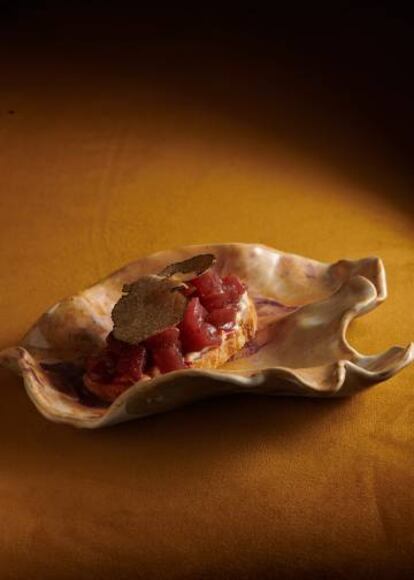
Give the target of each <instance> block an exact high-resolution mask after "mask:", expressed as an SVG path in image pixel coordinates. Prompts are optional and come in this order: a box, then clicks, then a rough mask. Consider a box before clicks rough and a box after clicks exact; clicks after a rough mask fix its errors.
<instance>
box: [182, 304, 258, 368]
mask: <svg viewBox="0 0 414 580" xmlns="http://www.w3.org/2000/svg"><path fill="white" fill-rule="evenodd" d="M246 297H247V306H246V308H245V309H244V311H242V312H240V319H239V320H238V324H237V326H236V328H235V329H234V330H230V331H229V332H226V333H225V334H224V336H223V340H222V343H221V345H220V346H218V347H215V348H211V349H209V350H208V351H206V352H205V353H202V354H200V357H199V358H197V359H195V360H192V361H191V362H190V368H194V369H216V368H219V367H221V366H222V365H224V363H226V362H227V361H228V360H229V359H231V357H232V356H234V355H235V354H236V353H237V352H238V351H239V350H241V349H242V348H243V347H244V345H245V344H246V343H247V342H248V341H249V340H250V339H251V338H253V336H254V335H255V334H256V330H257V314H256V308H255V306H254V304H253V301H252V300H251V298H249V296H248V295H247V293H246Z"/></svg>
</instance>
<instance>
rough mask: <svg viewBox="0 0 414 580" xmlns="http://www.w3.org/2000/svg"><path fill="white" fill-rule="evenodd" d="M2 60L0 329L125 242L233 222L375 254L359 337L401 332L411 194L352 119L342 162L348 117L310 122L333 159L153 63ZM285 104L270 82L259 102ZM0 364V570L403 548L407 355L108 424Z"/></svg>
mask: <svg viewBox="0 0 414 580" xmlns="http://www.w3.org/2000/svg"><path fill="white" fill-rule="evenodd" d="M42 59H43V60H42ZM45 59H46V60H47V62H48V63H49V64H48V66H47V67H45V66H44V62H45ZM2 65H3V71H5V72H4V74H5V78H6V79H7V83H3V85H2V87H1V88H0V91H1V107H2V110H1V112H0V115H1V116H0V129H1V132H0V150H1V157H0V174H1V182H2V185H1V194H0V195H1V198H0V259H1V264H2V274H1V277H0V285H1V287H0V300H1V302H0V323H1V324H0V346H1V347H5V346H7V345H11V344H15V343H17V342H18V341H19V339H20V338H21V336H22V334H23V333H24V332H25V331H26V329H27V328H28V327H29V325H30V324H31V323H32V322H33V321H34V320H35V319H36V318H37V316H38V315H39V314H40V313H41V312H43V311H44V310H45V309H46V308H47V307H48V306H49V305H50V304H52V303H54V302H56V301H57V300H59V299H60V298H62V297H63V296H65V295H70V294H72V293H74V292H75V291H76V290H78V289H81V288H83V287H85V286H86V285H89V284H91V283H93V282H94V281H96V280H97V279H99V278H101V277H103V276H104V275H106V274H107V273H109V272H110V271H112V270H113V269H115V268H117V267H119V266H121V265H122V264H124V263H125V262H127V261H129V260H132V259H134V258H136V257H138V256H142V255H144V254H147V253H151V252H154V251H157V250H161V249H166V248H169V247H174V246H179V245H183V244H192V243H206V242H226V241H246V242H261V243H265V244H268V245H270V246H273V247H276V248H278V249H281V250H285V251H290V252H296V253H300V254H303V255H307V256H310V257H314V258H316V259H319V260H325V261H334V260H336V259H339V258H342V257H347V258H359V257H364V256H368V255H379V256H380V257H382V258H383V259H384V262H385V266H386V271H387V274H388V286H389V298H388V300H387V301H386V302H385V304H383V305H382V306H380V307H379V308H378V309H377V310H375V311H374V312H372V313H371V314H369V315H368V316H366V317H364V318H363V319H361V320H358V321H356V322H354V324H353V325H352V328H351V331H350V338H351V343H352V344H354V345H355V346H356V347H357V348H358V349H360V350H361V351H362V352H366V353H374V352H377V351H380V350H384V349H386V348H388V346H389V345H391V344H401V345H404V344H406V343H408V342H409V341H410V340H412V339H413V336H414V313H413V308H412V298H413V273H414V271H413V264H414V245H413V241H414V235H413V213H412V208H411V211H410V209H409V203H408V199H409V198H408V197H407V195H408V194H407V192H406V191H405V190H404V187H405V186H404V184H403V180H402V179H401V182H397V181H396V182H395V184H394V189H393V191H392V195H391V193H390V195H387V188H388V189H389V190H390V191H391V184H390V181H391V180H390V174H389V168H388V167H385V166H380V165H378V164H377V165H372V166H369V163H372V159H371V157H370V150H369V148H370V143H369V140H367V141H366V142H363V141H361V140H358V139H359V137H358V134H357V136H356V138H355V146H356V147H358V148H359V149H358V152H359V153H360V155H361V156H360V159H359V162H358V163H357V164H356V165H355V156H353V157H351V158H350V159H351V161H350V162H348V163H346V164H345V165H346V168H347V170H345V171H344V165H341V164H340V161H341V160H342V161H343V159H344V158H346V156H347V154H348V153H346V152H345V151H341V149H340V147H341V145H343V141H340V138H339V139H338V143H336V142H334V141H332V140H331V141H329V139H331V138H332V136H330V137H329V138H327V137H326V136H325V137H323V136H321V148H322V147H323V146H326V145H327V143H329V146H330V147H331V148H332V151H333V159H337V160H338V163H339V164H338V166H336V165H335V163H332V164H327V163H325V164H324V163H323V162H322V158H323V155H320V156H319V160H318V155H317V153H318V149H317V143H318V139H317V138H316V137H315V139H314V145H315V147H316V151H315V149H313V150H309V152H308V154H307V153H306V147H305V145H306V143H299V141H300V139H299V141H298V146H297V147H295V143H294V140H293V141H292V142H291V143H288V142H287V141H286V140H283V139H278V131H277V130H274V131H272V130H270V129H269V130H268V131H264V130H261V129H259V128H258V127H256V126H255V125H254V123H248V122H243V119H241V118H239V117H238V116H237V115H234V116H231V115H227V114H225V113H223V111H220V110H219V109H218V108H217V109H215V108H214V107H213V106H208V105H205V106H202V104H200V102H199V101H197V100H195V101H194V102H193V101H192V95H191V91H189V93H188V94H186V93H185V91H182V92H181V93H179V92H174V91H171V92H168V91H167V92H165V91H163V87H162V84H160V83H158V82H156V80H155V79H148V78H147V79H144V80H141V79H137V78H135V77H133V76H132V75H130V76H128V75H124V74H122V72H121V73H119V74H116V73H114V72H113V70H112V72H109V73H108V74H107V75H106V76H105V75H104V74H103V70H104V65H103V64H102V63H100V64H99V65H98V66H99V67H100V68H99V72H98V73H96V74H95V72H94V71H93V70H92V68H88V66H85V67H83V66H82V59H81V58H79V61H78V63H77V68H76V67H72V68H71V66H69V65H66V64H65V62H64V61H60V60H59V59H58V58H56V59H54V56H53V54H48V55H47V57H44V55H43V57H39V58H37V57H35V56H32V57H31V56H30V55H29V54H28V53H27V52H26V53H24V52H22V53H21V54H17V55H15V56H14V57H13V59H12V60H8V59H7V58H6V57H3V58H2ZM65 67H66V68H65ZM229 90H230V89H229ZM232 94H233V96H234V98H236V96H235V94H234V92H233V93H232ZM249 95H250V97H249V98H251V106H252V108H254V107H255V106H260V104H257V103H256V104H255V96H254V90H252V91H251V92H250V93H249ZM281 106H282V105H281V104H280V103H278V101H277V100H276V99H275V101H274V103H273V105H272V107H273V108H272V107H271V106H270V105H269V103H268V109H267V114H269V123H270V121H271V120H272V117H271V115H272V111H273V112H276V113H277V115H278V116H279V118H283V110H281ZM283 106H284V105H283ZM12 111H13V112H12ZM288 113H289V112H287V114H288ZM293 122H294V121H293V119H292V124H293ZM295 122H296V129H297V127H298V126H300V123H299V124H298V121H297V119H296V121H295ZM285 125H286V126H287V125H288V121H285ZM323 130H324V127H323V126H321V134H322V133H323ZM295 138H296V137H295ZM361 139H362V138H361ZM372 139H373V147H375V136H372ZM322 141H323V144H322ZM352 143H353V141H352V132H351V133H350V137H349V145H350V147H352ZM335 148H337V151H335ZM364 152H365V153H364ZM315 153H316V154H315ZM367 165H368V169H367ZM338 167H341V169H338ZM360 172H362V173H363V174H364V178H360ZM0 379H1V390H2V403H1V405H0V441H1V444H0V445H1V451H0V457H1V460H0V461H1V468H0V506H1V508H0V510H1V517H0V537H1V542H0V570H2V573H1V574H0V575H1V577H2V578H21V577H28V578H31V579H34V578H42V579H43V580H46V579H48V578H50V579H52V578H53V579H56V578H77V579H82V578H104V577H105V578H106V577H108V578H109V577H115V576H116V577H117V578H129V577H136V578H138V577H139V578H141V577H142V578H157V579H159V578H204V577H227V578H256V577H258V578H259V577H260V578H275V577H278V578H301V577H302V575H303V577H307V578H308V577H311V576H312V575H314V576H315V577H316V576H317V575H318V574H319V575H320V576H319V577H330V578H338V577H345V575H347V574H349V575H351V576H352V577H353V578H357V577H358V578H359V577H363V576H364V575H365V576H367V575H369V574H370V573H371V574H373V576H372V577H374V576H375V577H376V578H378V577H380V576H381V574H384V577H392V576H389V572H390V571H392V570H394V572H395V574H396V575H395V577H403V576H404V575H405V574H407V577H408V574H409V572H410V570H411V571H412V570H413V568H414V558H413V539H414V536H413V534H414V513H413V506H414V491H413V490H414V467H413V459H412V458H413V451H414V440H413V419H414V406H413V402H414V391H413V388H414V369H413V368H409V369H407V370H405V371H404V372H403V373H402V374H401V375H399V376H398V377H396V378H394V379H393V380H392V381H390V382H387V383H383V384H381V385H379V386H377V387H375V388H374V389H372V390H369V391H367V392H366V393H364V394H363V395H361V396H358V397H356V398H353V399H351V400H343V401H319V400H288V399H279V400H278V399H266V398H255V399H251V398H243V397H241V396H240V397H235V398H229V399H223V400H212V401H209V402H205V403H202V404H196V405H194V406H192V407H188V408H185V409H181V410H178V411H176V412H172V413H170V414H167V415H164V416H156V417H153V418H149V419H146V420H141V421H136V422H133V423H130V424H124V425H121V426H118V427H115V428H111V429H107V430H103V431H99V432H82V431H77V430H74V429H72V428H68V427H65V426H59V425H55V424H52V423H49V422H47V421H46V420H45V419H44V418H43V417H41V416H40V414H38V413H37V411H36V410H35V408H34V407H33V405H32V403H31V402H30V401H29V400H28V398H27V396H26V395H25V393H24V390H23V387H22V384H21V382H20V380H19V379H18V378H16V377H14V376H12V375H11V374H10V373H8V372H6V371H1V374H0ZM398 575H399V576H398Z"/></svg>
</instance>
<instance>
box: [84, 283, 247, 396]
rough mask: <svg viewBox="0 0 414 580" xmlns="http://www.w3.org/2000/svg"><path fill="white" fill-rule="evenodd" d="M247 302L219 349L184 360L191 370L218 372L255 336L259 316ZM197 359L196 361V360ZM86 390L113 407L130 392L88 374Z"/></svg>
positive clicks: (151, 374)
mask: <svg viewBox="0 0 414 580" xmlns="http://www.w3.org/2000/svg"><path fill="white" fill-rule="evenodd" d="M243 301H245V307H244V308H243V309H241V310H240V311H239V313H238V315H237V321H236V322H237V324H236V327H235V328H234V329H233V330H229V331H228V332H223V340H222V343H221V344H220V346H217V347H213V348H210V349H206V351H205V352H204V351H202V352H200V353H199V356H197V354H198V353H190V356H191V359H192V360H191V361H189V360H188V355H186V356H185V357H184V359H185V360H186V362H188V363H189V367H188V368H193V369H216V368H218V367H221V366H222V365H223V364H224V363H225V362H227V361H228V360H229V359H230V358H231V357H232V356H233V355H234V354H236V352H238V351H239V350H241V349H242V348H243V346H244V345H245V344H246V343H247V342H248V341H249V340H250V339H251V338H253V336H254V335H255V333H256V329H257V314H256V308H255V306H254V303H253V301H252V300H251V299H250V298H249V296H248V294H247V293H246V294H245V295H243V296H242V298H241V299H240V302H239V304H242V303H243ZM196 356H197V358H195V357H196ZM159 375H160V371H159V369H158V368H157V367H154V368H152V369H150V371H149V374H145V375H143V376H142V378H141V379H140V380H139V381H138V382H141V381H148V380H150V379H152V378H154V377H156V376H159ZM83 380H84V383H85V386H86V388H87V389H88V390H89V391H90V392H92V393H94V394H95V395H96V396H97V397H99V398H100V399H102V400H104V401H107V402H109V403H111V402H112V401H114V400H115V399H116V398H117V397H118V396H119V395H120V394H122V393H123V392H124V391H125V390H126V389H127V388H129V387H125V385H122V384H117V383H108V384H104V383H98V382H95V381H93V380H92V379H90V378H89V377H88V376H87V375H86V374H85V375H84V377H83Z"/></svg>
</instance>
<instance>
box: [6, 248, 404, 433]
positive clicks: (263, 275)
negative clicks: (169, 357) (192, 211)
mask: <svg viewBox="0 0 414 580" xmlns="http://www.w3.org/2000/svg"><path fill="white" fill-rule="evenodd" d="M201 253H213V254H215V255H216V257H217V264H216V267H217V270H218V271H219V272H220V274H226V273H230V272H233V273H235V274H237V275H238V276H239V277H240V278H241V279H242V280H243V281H245V282H246V283H247V286H248V291H249V295H250V296H251V297H252V298H253V300H254V302H255V305H256V309H257V315H258V331H257V334H256V336H255V338H254V339H253V340H252V341H251V342H250V343H249V344H248V345H247V346H246V347H245V348H244V349H243V350H242V351H240V352H239V353H238V354H237V355H236V356H235V357H234V358H233V360H231V361H229V362H228V363H226V364H225V365H224V366H223V367H221V368H219V369H215V370H195V369H194V370H181V371H175V372H172V373H167V374H165V375H161V376H158V377H156V378H154V379H151V380H146V381H140V382H138V383H136V384H135V385H133V386H132V387H131V388H129V389H128V390H127V391H125V392H124V393H123V394H122V395H121V396H120V397H118V399H117V400H116V401H115V402H114V403H112V405H110V406H107V407H105V406H101V405H99V404H97V403H96V401H93V400H88V397H87V395H86V396H85V397H82V396H81V395H82V393H83V394H85V393H84V391H82V380H81V376H80V375H79V376H78V375H77V374H76V369H77V368H80V367H77V366H76V364H77V362H79V361H81V360H82V359H83V357H84V356H85V355H86V354H88V353H89V352H92V351H93V350H96V348H97V347H99V346H100V345H103V344H104V341H105V337H106V335H107V333H108V332H109V331H110V330H111V328H112V321H111V316H110V314H111V310H112V307H113V305H114V303H115V302H116V301H117V300H118V298H119V296H120V294H121V288H122V285H123V284H124V283H131V282H133V281H134V280H136V279H137V278H138V277H139V276H141V275H143V274H153V273H157V272H159V271H161V270H162V269H163V268H164V267H165V266H167V265H168V264H170V263H173V262H178V261H181V260H184V259H186V258H188V257H190V256H193V255H195V254H201ZM386 294H387V291H386V281H385V272H384V267H383V264H382V262H381V260H380V259H378V258H375V257H370V258H364V259H361V260H356V261H349V260H340V261H338V262H336V263H334V264H326V263H322V262H317V261H315V260H311V259H308V258H304V257H301V256H297V255H294V254H288V253H283V252H279V251H277V250H274V249H272V248H269V247H266V246H263V245H259V244H237V243H234V244H216V245H203V246H201V245H199V246H187V247H183V248H180V249H177V250H169V251H164V252H159V253H156V254H153V255H151V256H148V257H145V258H141V259H139V260H137V261H135V262H132V263H130V264H128V265H127V266H125V267H124V268H122V269H121V270H118V271H116V272H114V273H113V274H111V275H110V276H108V277H107V278H105V279H104V280H102V281H101V282H98V283H97V284H95V285H93V286H91V287H90V288H87V289H86V290H84V291H83V292H80V293H79V294H76V295H75V296H72V297H70V298H67V299H65V300H63V301H61V302H59V303H58V304H56V305H55V306H53V307H52V308H50V309H49V310H48V311H47V312H46V313H45V314H43V316H41V318H40V319H39V320H38V321H37V322H36V324H35V325H34V326H33V327H32V328H31V329H30V331H29V332H28V333H27V335H26V336H25V338H24V339H23V341H22V344H21V345H20V346H16V347H12V348H8V349H6V350H4V351H2V352H1V353H0V363H1V364H3V365H5V366H8V367H10V368H12V369H13V370H15V371H17V372H18V373H20V374H21V375H22V376H23V379H24V383H25V387H26V390H27V393H28V394H29V396H30V398H31V399H32V401H33V402H34V404H35V405H36V407H37V408H38V409H39V411H40V412H41V413H42V414H43V415H44V416H45V417H47V418H48V419H51V420H53V421H59V422H63V423H68V424H70V425H74V426H77V427H87V428H96V427H103V426H105V425H110V424H114V423H119V422H122V421H127V420H130V419H133V418H136V417H144V416H147V415H152V414H154V413H159V412H164V411H168V410H170V409H173V408H176V407H179V406H181V405H184V404H187V403H190V402H192V401H196V400H199V399H203V398H207V397H212V396H217V395H223V394H228V393H252V394H265V395H288V396H307V397H340V396H348V395H352V394H354V393H357V392H359V391H362V390H363V389H366V388H368V387H370V386H372V385H374V384H376V383H378V382H380V381H383V380H385V379H387V378H389V377H391V376H392V375H394V374H395V373H396V372H398V371H399V370H401V369H402V368H403V367H404V366H406V365H407V364H409V363H410V362H411V361H412V360H413V359H414V344H413V343H412V344H410V345H409V346H407V347H406V348H402V347H396V346H394V347H392V348H390V349H389V350H387V351H386V352H383V353H380V354H378V355H372V356H364V355H362V354H360V353H358V352H357V351H356V350H355V349H354V348H352V347H351V346H350V345H349V344H348V342H347V340H346V336H345V335H346V330H347V327H348V325H349V323H350V321H351V320H352V319H353V318H354V317H356V316H360V315H361V314H364V313H366V312H368V311H369V310H372V309H373V308H375V307H376V306H377V305H378V304H379V303H380V302H382V301H383V300H384V299H385V298H386ZM48 365H49V366H48ZM51 369H55V370H56V369H59V373H60V374H59V373H58V374H57V373H56V372H55V370H53V371H52V370H51ZM62 373H63V374H62ZM56 377H58V378H56ZM63 379H64V380H63ZM79 385H80V386H79Z"/></svg>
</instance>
